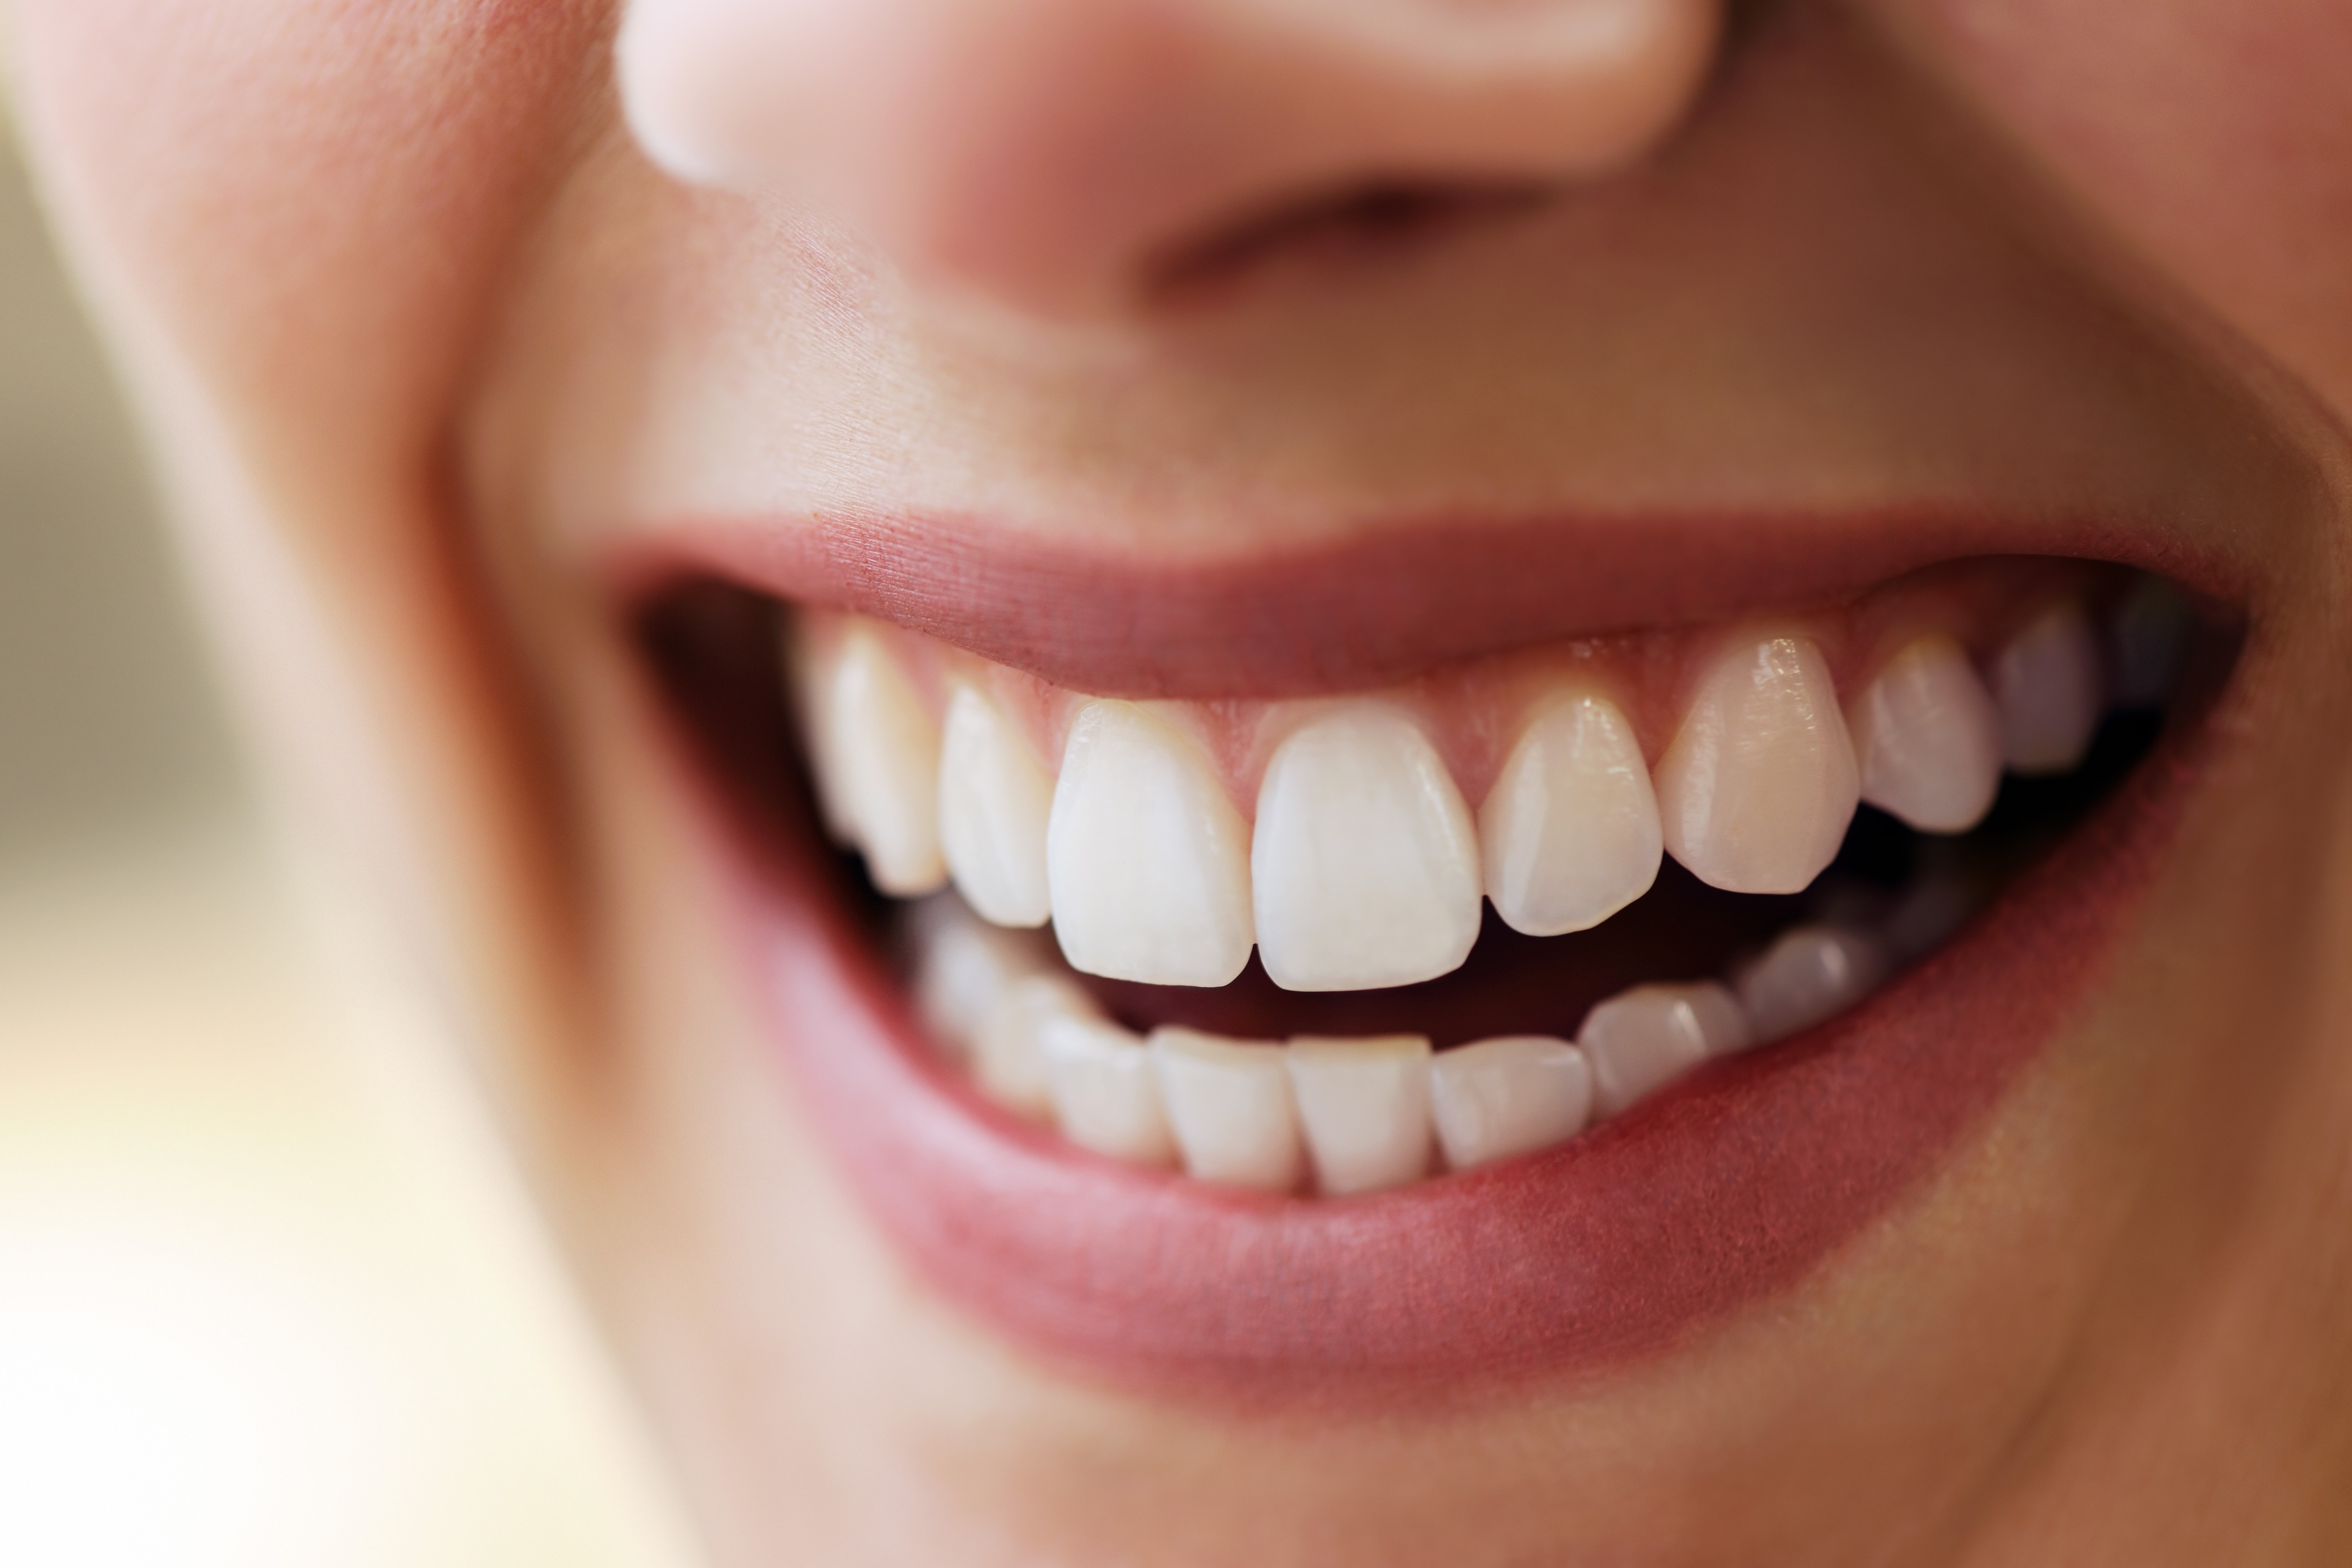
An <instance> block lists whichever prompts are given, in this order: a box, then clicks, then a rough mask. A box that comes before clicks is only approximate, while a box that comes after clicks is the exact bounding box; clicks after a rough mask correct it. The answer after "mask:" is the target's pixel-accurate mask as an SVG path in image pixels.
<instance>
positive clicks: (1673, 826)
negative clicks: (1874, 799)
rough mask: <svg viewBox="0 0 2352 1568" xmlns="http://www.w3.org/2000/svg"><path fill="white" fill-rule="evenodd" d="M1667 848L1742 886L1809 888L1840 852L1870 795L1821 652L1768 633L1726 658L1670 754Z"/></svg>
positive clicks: (1663, 795) (1751, 889)
mask: <svg viewBox="0 0 2352 1568" xmlns="http://www.w3.org/2000/svg"><path fill="white" fill-rule="evenodd" d="M1657 790H1658V808H1659V811H1660V814H1661V816H1662V817H1663V819H1664V820H1663V826H1664V837H1665V844H1666V847H1667V848H1668V849H1670V850H1672V851H1673V852H1674V857H1675V859H1677V860H1679V861H1681V862H1682V863H1683V865H1684V866H1685V867H1686V868H1689V870H1690V872H1691V874H1692V875H1694V876H1696V877H1697V878H1698V879H1699V880H1701V881H1703V882H1707V883H1711V884H1712V885H1714V886H1716V887H1718V888H1723V889H1727V890H1729V891H1731V892H1735V893H1794V892H1801V891H1802V890H1803V889H1804V887H1805V885H1806V884H1807V883H1809V882H1811V880H1812V879H1813V878H1814V876H1815V875H1817V874H1818V873H1819V872H1820V871H1821V870H1822V868H1823V867H1825V866H1827V865H1828V864H1829V863H1830V861H1831V860H1832V858H1835V857H1836V855H1837V851H1838V845H1839V843H1840V841H1841V840H1842V839H1843V837H1845V829H1846V824H1847V823H1848V822H1849V821H1851V820H1852V819H1853V808H1854V804H1855V802H1856V801H1857V800H1858V799H1859V798H1860V793H1859V782H1858V780H1857V777H1856V775H1855V772H1854V764H1853V745H1852V744H1851V743H1850V742H1848V740H1847V739H1846V732H1845V720H1844V718H1843V716H1842V715H1841V714H1840V713H1839V711H1838V703H1837V690H1836V688H1835V687H1834V686H1833V685H1832V682H1831V680H1830V672H1829V666H1828V664H1827V663H1826V662H1825V661H1824V660H1823V659H1822V654H1821V650H1820V649H1819V648H1818V647H1814V645H1813V644H1812V643H1811V641H1810V640H1809V639H1807V638H1804V637H1767V638H1764V639H1762V640H1760V641H1758V642H1755V643H1752V644H1749V645H1748V646H1746V647H1740V648H1737V649H1735V650H1733V651H1732V652H1730V653H1727V654H1726V655H1725V656H1724V657H1723V658H1719V659H1718V660H1717V662H1716V664H1715V666H1714V667H1713V668H1711V669H1709V670H1708V671H1707V672H1706V676H1705V677H1704V678H1703V679H1701V680H1700V682H1699V688H1698V691H1697V694H1696V697H1695V699H1694V700H1693V701H1692V703H1691V705H1690V710H1689V711H1688V712H1686V713H1685V715H1684V716H1683V723H1682V728H1681V730H1679V731H1677V732H1676V733H1675V738H1674V742H1673V743H1672V744H1671V745H1669V746H1668V747H1667V748H1666V754H1665V756H1664V759H1663V760H1662V761H1661V762H1660V763H1659V764H1658V772H1657Z"/></svg>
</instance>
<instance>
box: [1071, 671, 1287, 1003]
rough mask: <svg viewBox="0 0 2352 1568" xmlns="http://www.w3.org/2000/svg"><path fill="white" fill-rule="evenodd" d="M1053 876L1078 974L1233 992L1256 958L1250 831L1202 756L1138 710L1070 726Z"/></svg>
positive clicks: (1103, 709)
mask: <svg viewBox="0 0 2352 1568" xmlns="http://www.w3.org/2000/svg"><path fill="white" fill-rule="evenodd" d="M1045 879H1046V882H1047V884H1048V886H1049V888H1050V889H1051V890H1052V900H1053V908H1054V934H1055V937H1057V938H1058V939H1060V942H1061V944H1062V954H1063V956H1064V957H1066V958H1067V959H1068V960H1069V961H1070V964H1071V966H1072V967H1073V968H1076V969H1080V970H1083V971H1085V972H1086V973H1089V974H1101V975H1108V976H1109V977H1110V978H1112V979H1116V980H1139V981H1142V982H1145V983H1146V984H1154V985H1223V984H1226V983H1227V982H1229V981H1231V980H1232V979H1233V978H1234V976H1235V975H1237V974H1239V973H1241V972H1242V966H1243V965H1244V964H1245V963H1248V962H1249V952H1250V942H1251V941H1252V933H1251V928H1250V876H1249V826H1248V825H1247V824H1245V823H1244V822H1243V821H1242V817H1241V813H1239V812H1237V811H1235V810H1234V805H1233V802H1232V800H1231V799H1229V798H1228V797H1227V795H1226V794H1225V791H1224V786H1223V785H1222V784H1219V783H1218V782H1217V779H1216V777H1215V775H1214V774H1213V773H1210V771H1209V764H1208V761H1207V759H1205V758H1204V757H1202V755H1201V752H1200V751H1199V749H1198V748H1197V747H1195V746H1194V745H1193V744H1192V742H1191V741H1189V740H1188V739H1186V738H1185V737H1184V736H1183V735H1181V734H1180V733H1178V732H1177V731H1175V730H1173V729H1171V727H1170V726H1168V725H1167V724H1165V723H1162V722H1161V721H1160V720H1158V719H1155V718H1153V717H1152V716H1151V715H1150V714H1149V713H1147V712H1145V711H1144V710H1142V709H1140V708H1139V707H1137V706H1135V705H1134V704H1133V703H1131V702H1093V703H1089V704H1087V707H1086V708H1085V709H1084V710H1081V711H1080V712H1079V714H1078V716H1077V719H1076V721H1075V722H1074V723H1073V724H1072V725H1071V726H1070V739H1069V743H1068V745H1067V747H1066V749H1065V750H1064V752H1063V753H1062V776H1061V779H1060V781H1059V782H1058V783H1057V784H1055V787H1054V807H1053V816H1052V819H1051V820H1050V822H1049V823H1048V824H1047V826H1046V829H1045Z"/></svg>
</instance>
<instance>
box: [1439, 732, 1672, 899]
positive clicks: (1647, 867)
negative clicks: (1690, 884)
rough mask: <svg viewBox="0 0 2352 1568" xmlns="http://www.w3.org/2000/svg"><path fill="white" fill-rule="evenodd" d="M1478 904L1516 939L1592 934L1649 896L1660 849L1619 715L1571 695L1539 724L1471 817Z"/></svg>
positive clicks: (1644, 781) (1647, 793) (1647, 792)
mask: <svg viewBox="0 0 2352 1568" xmlns="http://www.w3.org/2000/svg"><path fill="white" fill-rule="evenodd" d="M1478 843H1479V847H1480V849H1481V851H1482V852H1483V854H1484V857H1485V861H1486V896H1487V897H1488V898H1489V899H1491V900H1494V903H1495V912H1496V913H1497V914H1499V915H1501V916H1502V917H1503V920H1504V921H1505V922H1506V923H1507V924H1508V925H1509V926H1510V927H1511V929H1512V930H1514V931H1525V932H1527V933H1528V935H1529V936H1559V935H1560V934H1561V933H1563V932H1566V931H1584V930H1586V929H1588V928H1590V927H1592V926H1596V925H1599V924H1600V923H1601V921H1605V920H1607V919H1608V918H1609V917H1610V916H1611V915H1613V914H1615V913H1616V912H1617V911H1618V910H1622V909H1623V908H1624V907H1625V906H1626V905H1627V904H1630V903H1632V902H1633V900H1635V899H1638V898H1640V897H1641V896H1642V895H1643V893H1646V892H1648V891H1649V890H1650V884H1651V883H1652V882H1653V881H1654V880H1655V879H1657V875H1658V857H1659V854H1660V853H1661V851H1662V848H1663V846H1664V840H1663V839H1662V838H1661V837H1660V835H1659V828H1658V797H1657V795H1656V793H1655V792H1654V790H1652V789H1651V787H1650V769H1649V765H1648V764H1647V763H1644V762H1643V760H1642V746H1641V742H1639V741H1637V740H1636V739H1635V738H1634V736H1633V726H1632V725H1631V724H1629V723H1627V722H1626V721H1625V715H1624V714H1623V713H1622V712H1621V711H1619V710H1618V708H1617V705H1616V704H1615V703H1613V702H1612V701H1610V700H1608V699H1607V698H1605V697H1601V696H1596V695H1594V694H1593V693H1591V692H1578V693H1576V694H1575V695H1573V696H1571V697H1570V698H1569V699H1568V700H1565V701H1562V702H1559V703H1556V704H1555V705H1553V706H1552V707H1549V708H1547V709H1545V710H1543V711H1542V712H1540V713H1539V714H1538V715H1537V717H1536V719H1535V721H1534V722H1532V723H1530V724H1529V725H1528V727H1527V729H1526V731H1523V732H1522V733H1521V734H1520V736H1519V739H1518V742H1517V744H1516V745H1514V746H1513V747H1512V748H1511V754H1510V757H1509V759H1508V760H1507V761H1506V762H1505V763H1503V771H1502V773H1501V774H1500V775H1499V776H1498V777H1497V778H1496V780H1495V787H1494V788H1493V789H1492V790H1490V791H1488V792H1487V795H1486V804H1484V805H1481V806H1480V807H1479V808H1478Z"/></svg>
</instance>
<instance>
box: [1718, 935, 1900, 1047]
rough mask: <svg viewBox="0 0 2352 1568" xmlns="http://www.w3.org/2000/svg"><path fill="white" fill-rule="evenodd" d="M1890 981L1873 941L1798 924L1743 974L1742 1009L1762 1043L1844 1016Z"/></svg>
mask: <svg viewBox="0 0 2352 1568" xmlns="http://www.w3.org/2000/svg"><path fill="white" fill-rule="evenodd" d="M1885 978H1886V957H1885V953H1884V952H1881V951H1880V949H1879V946H1878V944H1877V943H1876V942H1873V941H1872V940H1871V939H1870V938H1868V937H1866V936H1864V935H1862V934H1861V933H1860V932H1857V931H1841V930H1839V929H1837V928H1836V927H1834V926H1799V927H1797V928H1796V929H1795V930H1793V931H1784V932H1782V933H1781V935H1780V940H1779V941H1777V942H1774V943H1773V944H1772V945H1771V946H1770V947H1769V948H1766V949H1765V950H1764V954H1763V956H1762V957H1760V958H1759V959H1757V960H1756V962H1755V963H1751V964H1749V965H1748V967H1747V968H1745V969H1744V970H1742V971H1741V972H1740V974H1739V982H1738V984H1739V1005H1740V1007H1741V1009H1742V1010H1743V1011H1744V1012H1745V1013H1746V1014H1747V1016H1748V1031H1749V1033H1750V1034H1751V1035H1752V1036H1753V1037H1755V1041H1756V1043H1757V1044H1759V1045H1761V1044H1764V1043H1765V1042H1768V1041H1771V1040H1782V1039H1786V1038H1788V1037H1790V1035H1795V1034H1801V1033H1803V1032H1804V1031H1805V1030H1807V1029H1810V1028H1811V1027H1812V1026H1814V1025H1815V1024H1818V1023H1821V1022H1822V1021H1823V1020H1824V1019H1827V1018H1831V1017H1833V1016H1836V1015H1837V1014H1840V1013H1843V1012H1844V1011H1845V1010H1846V1009H1847V1008H1848V1007H1851V1006H1853V1005H1854V1004H1855V1003H1856V1002H1859V1001H1861V1000H1862V999H1863V998H1864V996H1867V995H1869V994H1871V993H1872V992H1873V991H1875V990H1876V989H1878V984H1879V982H1880V981H1882V980H1884V979H1885Z"/></svg>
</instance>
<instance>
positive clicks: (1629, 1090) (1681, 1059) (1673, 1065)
mask: <svg viewBox="0 0 2352 1568" xmlns="http://www.w3.org/2000/svg"><path fill="white" fill-rule="evenodd" d="M1576 1044H1577V1048H1578V1049H1580V1050H1581V1051H1582V1052H1583V1053H1584V1055H1585V1059H1586V1060H1587V1061H1589V1062H1591V1064H1592V1100H1593V1107H1592V1109H1593V1116H1594V1119H1595V1120H1596V1121H1599V1120H1604V1119H1606V1118H1608V1117H1612V1116H1614V1115H1616V1114H1617V1113H1618V1112H1619V1111H1622V1110H1624V1109H1625V1108H1626V1107H1627V1106H1629V1105H1631V1104H1633V1102H1634V1101H1635V1100H1639V1099H1641V1098H1642V1097H1643V1095H1645V1094H1648V1093H1649V1092H1650V1091H1651V1090H1652V1089H1656V1088H1658V1087H1659V1086H1660V1085H1661V1084H1664V1083H1665V1082H1666V1081H1668V1080H1669V1079H1675V1078H1678V1077H1680V1076H1681V1075H1682V1074H1683V1073H1685V1072H1686V1071H1688V1070H1689V1069H1690V1068H1695V1067H1696V1066H1698V1064H1699V1063H1701V1062H1703V1061H1705V1060H1706V1058H1709V1057H1711V1056H1722V1055H1725V1054H1726V1053H1727V1052H1731V1051H1737V1050H1740V1049H1743V1048H1744V1047H1746V1046H1747V1045H1748V1019H1747V1016H1746V1015H1744V1014H1743V1013H1741V1012H1740V1010H1739V1003H1738V999H1737V998H1735V997H1734V996H1733V995H1732V994H1731V993H1730V992H1729V991H1727V990H1726V989H1724V988H1723V987H1722V986H1720V985H1717V984H1715V983H1714V982H1713V981H1702V982H1700V983H1698V984H1692V985H1636V986H1634V987H1633V989H1632V990H1630V991H1621V992H1619V993H1618V994H1616V995H1614V996H1612V997H1610V998H1609V999H1608V1000H1607V1001H1605V1002H1602V1003H1600V1004H1597V1005H1595V1006H1594V1007H1593V1009H1592V1011H1591V1012H1590V1013H1588V1014H1586V1015H1585V1016H1584V1025H1583V1026H1582V1027H1581V1028H1580V1029H1578V1030H1577V1032H1576Z"/></svg>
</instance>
